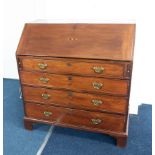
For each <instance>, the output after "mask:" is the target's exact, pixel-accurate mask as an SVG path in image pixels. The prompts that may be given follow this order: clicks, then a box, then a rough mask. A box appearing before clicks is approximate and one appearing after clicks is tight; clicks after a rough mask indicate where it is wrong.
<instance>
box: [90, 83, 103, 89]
mask: <svg viewBox="0 0 155 155" xmlns="http://www.w3.org/2000/svg"><path fill="white" fill-rule="evenodd" d="M92 85H93V87H94V88H95V89H101V88H102V87H103V84H102V83H99V82H93V83H92Z"/></svg>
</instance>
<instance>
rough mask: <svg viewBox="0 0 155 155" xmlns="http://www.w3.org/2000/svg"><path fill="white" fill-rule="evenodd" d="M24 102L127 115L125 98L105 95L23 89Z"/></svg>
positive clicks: (44, 89)
mask: <svg viewBox="0 0 155 155" xmlns="http://www.w3.org/2000/svg"><path fill="white" fill-rule="evenodd" d="M23 95H24V100H25V101H30V102H39V103H42V104H47V105H59V106H63V107H71V108H78V109H85V110H98V111H107V112H114V113H123V114H126V113H127V106H128V104H127V103H128V102H127V98H125V97H114V96H106V95H93V94H87V93H77V92H71V91H61V90H52V89H46V88H34V87H28V86H24V87H23Z"/></svg>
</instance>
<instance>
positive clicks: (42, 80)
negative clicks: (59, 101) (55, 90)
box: [39, 77, 49, 83]
mask: <svg viewBox="0 0 155 155" xmlns="http://www.w3.org/2000/svg"><path fill="white" fill-rule="evenodd" d="M39 80H40V81H41V82H43V83H48V81H49V79H48V78H44V77H41V78H39Z"/></svg>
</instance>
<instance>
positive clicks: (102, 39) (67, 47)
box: [17, 24, 135, 61]
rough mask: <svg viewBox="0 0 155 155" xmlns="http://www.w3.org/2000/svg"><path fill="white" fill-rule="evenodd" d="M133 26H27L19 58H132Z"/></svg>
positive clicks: (19, 48)
mask: <svg viewBox="0 0 155 155" xmlns="http://www.w3.org/2000/svg"><path fill="white" fill-rule="evenodd" d="M134 32H135V25H134V24H26V26H25V29H24V32H23V35H22V38H21V40H20V43H19V46H18V49H17V55H34V56H36V55H37V56H52V57H65V58H66V57H70V58H75V57H76V58H86V59H88V58H89V59H107V60H126V61H131V60H132V59H133V46H134V34H135V33H134Z"/></svg>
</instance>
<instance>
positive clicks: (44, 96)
mask: <svg viewBox="0 0 155 155" xmlns="http://www.w3.org/2000/svg"><path fill="white" fill-rule="evenodd" d="M41 96H42V98H43V99H45V100H47V99H49V98H50V96H51V95H49V94H41Z"/></svg>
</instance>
